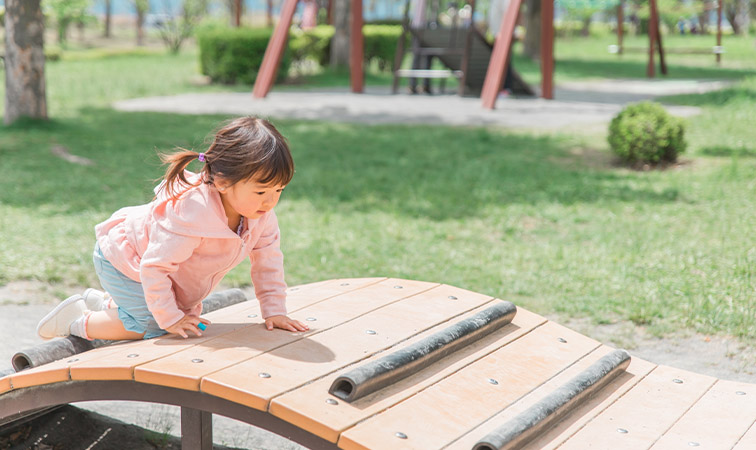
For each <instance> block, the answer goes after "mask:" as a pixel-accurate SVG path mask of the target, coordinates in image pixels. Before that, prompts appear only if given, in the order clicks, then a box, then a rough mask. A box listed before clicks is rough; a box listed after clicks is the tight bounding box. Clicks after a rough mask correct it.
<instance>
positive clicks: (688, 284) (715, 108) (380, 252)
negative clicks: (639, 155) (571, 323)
mask: <svg viewBox="0 0 756 450" xmlns="http://www.w3.org/2000/svg"><path fill="white" fill-rule="evenodd" d="M583 44H584V45H585V47H586V48H590V47H591V46H592V45H598V44H592V43H590V42H588V41H586V42H584V43H583ZM602 45H603V44H602ZM575 53H576V54H577V53H580V52H579V51H578V50H575ZM612 56H613V55H612ZM613 57H614V56H613ZM575 58H577V57H575ZM596 58H597V64H599V62H600V61H601V60H603V59H604V58H603V56H597V57H596ZM736 61H737V60H736V59H735V58H733V61H732V62H733V64H734V63H735V62H736ZM743 64H744V65H747V64H746V63H743ZM560 65H561V64H560ZM588 65H589V63H585V67H586V73H585V74H584V75H581V76H586V77H587V76H588V75H587V67H588ZM712 65H713V63H712ZM638 67H641V69H642V67H643V66H642V63H641V65H640V66H638ZM691 70H699V69H698V68H695V67H694V68H693V69H691ZM700 70H711V69H710V68H707V67H704V68H703V69H700ZM728 70H736V71H741V70H742V71H745V72H743V73H740V72H738V73H740V75H737V76H734V75H733V76H732V77H731V78H735V79H738V77H745V78H744V79H743V80H742V81H739V82H738V83H737V84H735V85H734V86H733V87H732V88H730V89H727V90H725V91H723V92H720V93H711V94H704V95H689V96H678V97H674V98H670V99H669V100H674V101H676V102H679V103H684V104H689V105H697V106H701V107H702V108H703V111H704V113H703V115H702V116H700V117H695V118H692V119H691V126H690V127H689V128H688V130H689V134H688V136H689V140H690V151H689V152H688V153H686V154H685V155H684V159H683V164H681V165H680V166H678V167H674V168H670V169H667V170H663V171H662V170H652V171H647V172H637V171H630V170H626V169H622V168H619V167H616V166H614V165H613V164H612V163H611V158H610V156H609V154H608V151H607V149H606V144H605V143H604V136H603V135H575V136H570V135H566V134H559V135H532V134H523V133H509V132H504V131H500V130H496V129H484V128H468V127H431V126H374V127H365V126H363V125H350V124H328V123H320V122H308V121H294V120H276V123H277V124H278V126H279V127H280V129H281V130H282V132H283V133H284V134H285V135H286V136H287V137H288V138H289V139H290V141H291V144H292V148H293V152H294V155H295V159H296V163H297V174H296V176H295V178H294V180H293V182H292V183H291V185H290V187H289V188H287V191H286V194H285V197H284V198H283V200H282V202H281V204H280V205H279V207H278V214H279V218H280V222H281V227H282V233H283V248H284V251H285V255H286V270H287V280H288V281H289V283H290V284H300V283H305V282H310V281H315V280H322V279H328V278H336V277H364V276H393V277H402V278H410V279H419V280H428V281H438V282H444V283H448V284H451V285H456V286H460V287H463V288H467V289H470V290H473V291H477V292H483V293H487V294H491V295H495V296H497V297H500V298H504V299H511V300H513V301H515V302H516V303H517V304H519V305H522V306H523V307H526V308H528V309H531V310H534V311H536V312H541V313H547V314H548V313H554V312H557V313H563V314H566V315H574V316H580V317H589V318H592V319H593V320H595V321H596V322H613V321H618V320H632V321H634V322H635V323H637V324H642V325H646V326H649V327H651V329H652V330H655V331H656V332H658V333H664V332H667V331H670V330H676V329H680V328H687V329H691V330H697V331H700V332H704V333H718V334H723V335H735V336H739V337H740V338H742V339H743V340H744V341H747V342H754V340H756V298H754V296H753V292H754V287H755V286H754V282H753V281H752V280H753V277H752V275H753V274H754V271H756V246H754V244H753V239H752V237H751V233H752V224H753V223H754V220H755V219H756V217H754V216H755V215H756V204H754V203H755V202H756V192H755V191H756V183H754V182H753V180H754V177H755V176H756V158H751V157H750V156H754V155H756V150H754V148H753V143H752V140H753V139H752V137H750V136H752V133H750V132H751V128H752V124H753V123H754V107H753V106H752V105H753V100H754V97H756V77H753V76H748V75H747V72H748V71H750V70H752V69H750V68H747V67H746V68H737V69H729V68H726V69H724V70H723V73H724V72H726V71H728ZM195 71H196V55H193V54H192V53H187V54H183V55H179V56H177V57H170V56H159V55H158V56H156V55H150V54H143V55H107V56H106V57H101V58H95V59H92V58H86V57H77V58H74V59H70V60H66V58H65V57H64V59H63V60H62V61H60V62H58V63H55V64H50V65H49V66H48V83H49V92H50V111H51V114H52V115H53V116H54V117H55V118H54V119H53V120H51V121H49V122H46V123H39V122H33V121H21V122H19V123H17V124H15V125H13V126H11V127H4V128H0V161H2V164H1V165H0V230H2V240H0V261H2V263H0V283H7V282H10V281H14V280H23V279H35V280H41V281H45V282H62V283H68V284H79V285H81V284H94V283H95V282H96V281H95V276H94V273H93V271H92V268H91V257H90V252H91V248H92V245H93V234H94V233H93V229H92V228H93V227H94V225H95V224H97V223H98V222H99V221H102V220H104V219H105V218H107V217H108V216H109V215H110V214H111V213H112V212H113V211H115V210H116V209H118V208H120V207H122V206H127V205H133V204H139V203H143V202H147V201H149V200H150V199H151V197H152V192H151V189H152V187H153V185H154V180H155V179H156V178H158V177H159V176H160V174H161V172H162V169H161V168H160V166H159V164H158V159H157V157H156V150H160V151H164V150H170V149H171V148H173V147H174V146H184V147H190V148H191V147H195V148H201V147H202V146H203V142H204V141H205V139H206V137H207V134H208V133H209V132H210V131H211V130H212V129H213V128H214V127H215V126H216V125H217V123H218V122H219V121H220V120H222V119H224V117H220V116H182V115H175V114H154V113H121V112H115V111H113V110H111V109H109V108H108V104H109V102H110V101H112V100H114V99H119V98H128V97H136V96H140V95H165V94H172V93H178V92H186V91H191V90H208V89H209V90H212V89H217V90H228V89H241V88H243V89H245V90H246V89H247V87H209V88H208V87H198V86H195V85H193V84H192V82H191V80H192V77H193V76H195ZM576 73H578V72H576ZM326 78H328V76H326ZM330 82H333V79H331V81H330ZM749 133H750V134H749ZM53 145H61V146H64V147H65V148H67V149H68V150H69V151H70V152H71V153H73V154H75V155H79V156H83V157H86V158H89V159H91V160H93V161H94V162H95V165H94V166H80V165H76V164H71V163H68V162H65V161H63V160H61V159H59V158H57V157H56V156H53V155H52V153H51V152H50V149H51V147H52V146H53ZM248 277H249V276H248V266H247V265H242V266H241V267H239V268H237V269H235V270H234V271H233V272H232V273H231V274H230V275H229V276H228V277H227V283H228V284H230V285H240V284H248V283H249V278H248Z"/></svg>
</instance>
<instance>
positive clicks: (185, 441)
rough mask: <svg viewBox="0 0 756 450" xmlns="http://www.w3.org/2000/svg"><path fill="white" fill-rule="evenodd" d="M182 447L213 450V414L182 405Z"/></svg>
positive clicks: (183, 448) (189, 449)
mask: <svg viewBox="0 0 756 450" xmlns="http://www.w3.org/2000/svg"><path fill="white" fill-rule="evenodd" d="M181 449H182V450H213V415H212V414H211V413H209V412H207V411H202V410H199V409H193V408H187V407H185V406H182V407H181Z"/></svg>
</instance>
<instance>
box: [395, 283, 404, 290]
mask: <svg viewBox="0 0 756 450" xmlns="http://www.w3.org/2000/svg"><path fill="white" fill-rule="evenodd" d="M394 289H404V286H399V285H398V284H397V285H396V286H394Z"/></svg>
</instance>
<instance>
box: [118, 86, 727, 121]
mask: <svg viewBox="0 0 756 450" xmlns="http://www.w3.org/2000/svg"><path fill="white" fill-rule="evenodd" d="M726 85H727V82H723V81H712V80H708V81H707V80H607V81H596V82H589V83H586V82H573V83H562V84H560V85H559V86H557V87H556V89H555V99H554V100H544V99H541V98H513V97H509V98H503V99H500V100H499V101H498V102H497V109H495V110H486V109H483V108H482V107H481V101H480V99H479V98H473V97H459V96H457V95H453V94H445V95H431V96H429V95H405V94H400V95H391V94H390V93H389V89H388V88H386V87H372V88H371V87H368V88H367V89H366V92H365V93H364V94H352V93H350V92H348V90H347V89H346V88H344V89H329V90H318V91H283V90H280V91H276V90H274V91H272V92H271V93H270V94H269V95H268V97H266V98H264V99H255V98H253V97H252V95H251V93H202V94H182V95H176V96H170V97H149V98H137V99H131V100H124V101H120V102H117V103H115V104H114V107H115V108H116V109H118V110H121V111H158V112H173V113H185V114H237V115H247V114H249V115H259V116H263V117H276V118H294V119H312V120H324V121H335V122H353V123H368V124H385V123H399V124H438V125H496V126H502V127H506V128H518V129H523V128H524V129H528V128H530V129H533V128H535V129H559V128H564V127H574V126H576V125H577V126H580V125H588V124H599V123H608V122H609V120H611V118H612V117H614V116H615V115H616V114H617V113H618V112H619V111H620V110H621V109H622V107H623V106H624V105H625V104H627V103H629V102H637V101H641V100H648V99H653V98H655V97H658V96H661V95H671V94H682V93H694V92H706V91H710V90H715V89H721V88H723V87H725V86H726ZM667 108H668V110H669V111H670V112H671V113H672V114H675V115H679V116H690V115H694V114H697V113H698V112H699V109H698V108H695V107H686V106H668V107H667Z"/></svg>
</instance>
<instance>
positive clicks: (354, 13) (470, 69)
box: [252, 0, 721, 109]
mask: <svg viewBox="0 0 756 450" xmlns="http://www.w3.org/2000/svg"><path fill="white" fill-rule="evenodd" d="M298 2H299V0H285V1H284V5H283V8H282V10H281V17H280V18H279V21H278V24H277V25H276V29H275V31H274V32H273V37H271V39H270V41H269V42H268V47H267V48H266V50H265V55H264V57H263V62H262V64H261V66H260V72H259V73H258V76H257V79H256V81H255V86H254V89H253V92H252V93H253V96H254V97H255V98H264V97H265V96H267V95H268V92H270V89H271V88H272V87H273V81H274V80H275V78H276V73H277V72H278V66H279V63H280V61H281V56H282V55H283V52H284V50H285V49H286V40H287V37H288V33H289V28H290V27H291V23H292V19H293V17H294V12H295V10H296V6H297V3H298ZM469 3H470V4H471V5H473V10H474V4H475V0H469ZM521 5H522V0H511V1H510V2H509V7H508V8H507V11H506V12H505V13H504V18H503V20H502V21H501V26H500V28H499V32H498V33H497V34H496V35H497V36H498V37H497V39H496V41H495V42H494V45H493V49H492V50H491V49H489V51H490V58H489V59H488V63H487V68H486V70H485V77H484V79H483V83H482V88H481V89H480V97H481V100H482V102H483V107H484V108H487V109H493V108H494V107H495V105H496V99H497V97H498V95H499V91H500V89H501V86H502V83H503V81H504V74H505V73H506V71H507V65H508V64H509V56H510V55H509V52H510V50H511V48H512V40H513V38H514V29H515V23H516V21H517V16H518V14H519V11H520V6H521ZM649 5H650V9H651V17H650V23H649V48H648V55H649V56H648V66H647V75H648V76H649V77H653V76H654V74H655V61H654V60H655V55H656V54H657V53H658V54H659V59H660V64H661V70H662V73H665V74H666V73H667V67H666V64H665V62H664V49H663V46H662V37H661V33H660V32H659V15H658V11H657V4H656V0H649ZM350 16H351V19H350V44H349V45H350V80H351V81H350V82H351V89H352V92H354V93H362V92H363V90H364V71H363V67H362V59H363V56H364V48H363V36H362V25H363V14H362V0H351V3H350ZM467 28H469V30H468V31H466V32H463V33H457V34H458V35H459V36H457V34H455V35H454V36H452V35H451V34H449V35H448V36H446V38H447V39H448V43H449V44H448V45H446V46H445V47H431V45H437V44H440V41H435V40H432V39H431V37H430V36H431V35H433V36H434V38H433V39H435V38H436V36H435V35H434V33H432V32H431V33H423V34H422V35H421V36H419V37H420V38H421V39H424V40H426V41H427V42H428V48H434V49H436V51H437V52H438V53H439V54H446V56H447V59H448V60H449V64H447V66H448V67H450V71H449V73H448V74H442V75H439V74H436V73H431V71H429V72H428V73H427V74H425V75H426V76H427V77H434V78H435V77H438V76H442V77H444V78H445V77H448V76H454V77H457V78H459V79H460V84H461V87H460V91H463V90H464V89H465V87H470V86H471V85H472V84H473V80H475V83H476V84H477V81H478V80H477V79H476V77H475V76H472V75H471V74H474V73H478V70H477V69H479V68H480V65H479V62H478V61H475V60H473V59H472V58H471V56H472V55H478V54H479V53H480V52H477V51H474V48H476V46H475V44H474V43H475V42H476V40H478V39H477V38H476V37H475V32H474V31H473V29H474V28H475V27H474V26H470V27H467ZM619 28H622V27H619ZM440 37H441V39H443V35H441V36H440ZM720 39H721V37H720ZM619 40H620V43H621V37H620V38H619ZM540 60H541V97H543V98H546V99H553V98H554V0H541V58H540ZM395 66H396V67H395V68H394V69H395V73H397V72H396V71H398V75H399V76H408V75H411V74H410V73H409V72H403V71H401V70H400V69H399V66H398V64H395ZM455 67H459V69H455ZM480 72H481V73H482V72H483V71H482V70H481V71H480ZM415 75H417V74H415ZM518 84H519V86H520V87H523V86H522V84H524V83H522V84H520V83H518ZM394 85H395V86H396V80H395V82H394ZM525 86H527V85H525ZM395 89H396V88H395ZM527 89H529V87H528V88H527Z"/></svg>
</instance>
